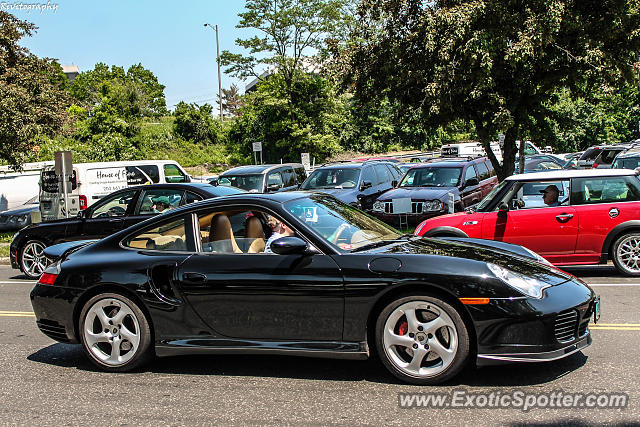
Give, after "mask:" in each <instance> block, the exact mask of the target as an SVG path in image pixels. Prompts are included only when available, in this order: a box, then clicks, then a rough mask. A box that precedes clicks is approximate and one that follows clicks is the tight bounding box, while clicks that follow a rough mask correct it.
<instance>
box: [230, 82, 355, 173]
mask: <svg viewBox="0 0 640 427" xmlns="http://www.w3.org/2000/svg"><path fill="white" fill-rule="evenodd" d="M290 84H291V86H290V87H288V84H287V81H286V79H285V77H284V76H283V75H282V74H281V73H277V74H275V75H273V76H272V77H271V78H269V79H268V80H266V81H265V82H263V83H261V84H259V85H258V88H257V90H256V91H255V92H252V93H249V94H247V95H245V97H244V105H243V106H242V107H241V108H240V110H239V115H238V117H236V119H235V120H234V121H233V123H232V124H231V129H230V130H229V136H228V138H229V150H230V151H231V153H232V155H233V159H234V160H235V161H236V162H246V161H252V160H253V159H252V145H251V144H252V143H253V142H256V141H260V142H262V146H263V152H264V153H263V157H264V161H265V162H276V163H279V162H280V160H284V161H300V153H301V152H308V153H311V156H312V157H316V158H317V159H318V161H321V160H323V159H325V158H326V157H328V156H330V155H332V154H334V153H336V152H338V151H339V150H340V145H339V139H340V134H341V132H342V129H343V128H344V125H345V117H346V109H345V103H344V101H343V100H342V98H340V97H338V96H337V94H336V92H335V88H334V85H333V84H332V83H331V82H330V81H329V80H327V79H324V78H322V77H319V76H315V75H311V74H308V73H302V72H296V73H295V74H294V76H293V79H292V81H291V83H290Z"/></svg>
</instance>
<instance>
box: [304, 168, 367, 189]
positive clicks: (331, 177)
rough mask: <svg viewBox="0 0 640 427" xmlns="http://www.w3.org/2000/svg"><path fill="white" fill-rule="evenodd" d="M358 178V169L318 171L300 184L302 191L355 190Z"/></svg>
mask: <svg viewBox="0 0 640 427" xmlns="http://www.w3.org/2000/svg"><path fill="white" fill-rule="evenodd" d="M359 176H360V169H358V168H344V169H339V168H331V169H318V170H316V171H314V172H313V173H312V174H311V175H309V178H307V180H306V181H305V182H304V184H302V189H303V190H313V189H318V188H355V187H356V185H357V184H358V177H359Z"/></svg>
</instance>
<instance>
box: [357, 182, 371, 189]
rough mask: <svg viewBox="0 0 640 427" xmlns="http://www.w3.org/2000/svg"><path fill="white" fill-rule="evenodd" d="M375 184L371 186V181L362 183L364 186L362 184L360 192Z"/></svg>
mask: <svg viewBox="0 0 640 427" xmlns="http://www.w3.org/2000/svg"><path fill="white" fill-rule="evenodd" d="M372 185H373V184H371V181H362V184H360V191H364V190H366V189H367V188H371V186H372Z"/></svg>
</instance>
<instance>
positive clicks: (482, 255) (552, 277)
mask: <svg viewBox="0 0 640 427" xmlns="http://www.w3.org/2000/svg"><path fill="white" fill-rule="evenodd" d="M492 243H494V242H492V241H486V242H483V243H482V245H479V244H476V243H474V242H473V241H462V240H461V241H446V240H441V239H436V238H411V239H409V240H406V241H398V242H397V243H395V244H393V243H392V244H389V245H386V246H382V247H379V248H376V249H372V250H371V251H369V252H370V253H376V254H389V255H433V256H444V257H449V258H457V259H461V260H470V261H478V262H482V263H488V262H490V263H493V264H496V265H498V266H500V267H504V268H507V269H509V270H512V271H514V272H516V273H519V274H522V275H524V276H527V277H534V278H536V279H539V280H542V281H544V282H546V283H549V284H551V285H559V284H561V283H564V282H566V281H568V280H572V279H574V277H573V276H571V275H570V274H567V273H565V272H563V271H561V270H559V269H557V268H555V267H552V266H549V265H546V264H542V263H539V262H537V261H535V260H534V259H533V258H532V257H527V256H524V255H522V253H520V252H519V251H510V250H507V249H506V247H504V246H499V245H495V246H494V245H492Z"/></svg>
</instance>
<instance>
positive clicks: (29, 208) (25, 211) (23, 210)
mask: <svg viewBox="0 0 640 427" xmlns="http://www.w3.org/2000/svg"><path fill="white" fill-rule="evenodd" d="M39 209H40V205H31V206H27V207H24V208H18V209H12V210H10V211H4V212H0V216H11V215H23V214H28V213H31V212H35V211H37V210H39Z"/></svg>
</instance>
